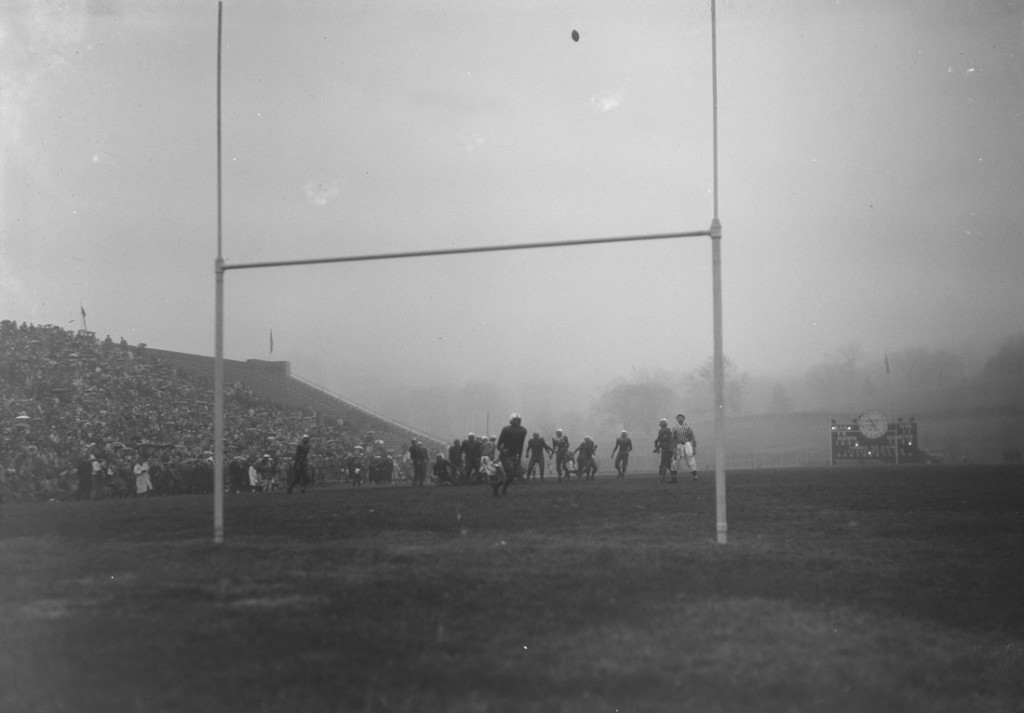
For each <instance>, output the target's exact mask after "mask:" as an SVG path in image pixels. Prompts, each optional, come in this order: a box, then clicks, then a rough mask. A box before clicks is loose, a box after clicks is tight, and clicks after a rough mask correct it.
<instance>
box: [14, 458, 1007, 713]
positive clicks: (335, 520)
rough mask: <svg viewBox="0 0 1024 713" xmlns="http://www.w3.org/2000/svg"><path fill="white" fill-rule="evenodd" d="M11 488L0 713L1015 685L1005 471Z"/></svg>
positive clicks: (812, 707)
mask: <svg viewBox="0 0 1024 713" xmlns="http://www.w3.org/2000/svg"><path fill="white" fill-rule="evenodd" d="M714 503H715V492H714V483H713V482H712V478H711V477H710V476H708V475H704V476H703V477H702V479H701V480H700V482H698V483H693V482H688V481H687V482H681V483H679V484H677V485H667V484H661V483H659V482H658V481H657V478H656V476H652V475H649V474H648V475H636V476H631V478H630V480H627V481H625V482H616V481H613V480H610V479H606V480H601V479H598V480H596V481H594V482H590V483H578V482H572V483H562V484H559V483H554V482H550V481H548V482H546V483H543V484H538V483H531V484H529V485H526V486H524V485H521V484H516V485H513V487H512V488H511V489H510V490H509V495H508V497H506V498H504V499H496V498H493V497H492V496H491V495H490V491H489V489H486V488H481V487H460V488H436V487H431V488H424V489H419V490H416V489H413V488H409V487H402V488H364V489H359V490H353V489H350V488H347V487H346V488H330V489H323V490H317V491H310V492H307V493H305V494H303V495H298V494H295V495H292V496H287V495H284V494H271V495H266V496H261V495H244V496H228V497H227V498H226V504H225V521H226V541H225V542H224V543H223V544H221V545H214V544H212V535H211V530H212V504H211V499H210V498H208V497H203V498H200V497H173V498H157V499H149V500H121V501H93V502H86V503H37V504H27V505H18V506H6V507H5V508H4V510H3V520H2V523H0V572H2V579H0V711H4V712H5V713H16V712H21V711H33V712H40V713H45V712H49V711H104V712H109V713H120V712H123V711H140V712H143V711H146V712H148V711H190V712H195V711H239V712H242V711H244V712H246V713H253V712H255V711H288V712H296V713H298V712H304V713H305V712H312V711H417V712H418V711H431V712H433V711H452V712H462V711H516V712H523V711H572V712H577V711H578V712H581V713H582V712H584V711H586V712H587V713H590V712H593V711H608V712H609V713H612V712H615V711H619V712H627V711H691V710H692V711H705V712H707V711H710V712H714V711H828V712H835V711H871V713H880V712H883V711H928V712H929V713H935V712H937V711H950V712H953V711H956V712H958V713H960V712H963V711H986V712H989V711H1013V712H1015V713H1019V712H1020V711H1022V710H1024V469H1022V468H1021V467H1016V468H1010V467H999V466H991V467H980V466H979V467H973V468H969V467H950V466H946V467H930V468H926V467H919V468H914V467H906V468H901V469H888V468H878V467H876V468H869V469H864V470H854V469H849V470H847V469H843V470H811V469H806V470H760V471H746V472H736V473H730V476H729V513H728V514H729V544H727V545H724V546H723V545H718V544H716V543H715V512H714V511H715V506H714Z"/></svg>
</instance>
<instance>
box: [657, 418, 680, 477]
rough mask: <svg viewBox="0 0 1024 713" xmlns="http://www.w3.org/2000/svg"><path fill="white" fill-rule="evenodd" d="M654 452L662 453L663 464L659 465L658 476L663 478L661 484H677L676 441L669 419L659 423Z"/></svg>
mask: <svg viewBox="0 0 1024 713" xmlns="http://www.w3.org/2000/svg"><path fill="white" fill-rule="evenodd" d="M654 452H655V453H661V462H660V463H659V464H658V475H659V476H660V477H661V482H663V483H664V482H666V481H667V482H669V483H674V482H676V472H675V471H674V470H672V459H673V458H674V457H675V454H676V441H675V436H674V435H673V433H672V429H671V428H669V427H668V419H667V418H663V419H661V420H660V421H659V422H658V437H657V438H656V439H655V441H654Z"/></svg>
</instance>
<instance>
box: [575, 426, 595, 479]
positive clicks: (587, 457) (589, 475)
mask: <svg viewBox="0 0 1024 713" xmlns="http://www.w3.org/2000/svg"><path fill="white" fill-rule="evenodd" d="M596 452H597V444H596V443H594V439H592V438H591V437H590V436H584V438H583V442H582V443H580V444H579V445H578V446H576V450H574V451H573V452H572V454H573V455H574V456H575V455H576V454H577V453H578V454H579V458H578V459H577V460H576V478H577V479H578V480H583V479H584V478H586V479H587V480H593V479H594V473H596V472H597V461H596V460H594V453H596Z"/></svg>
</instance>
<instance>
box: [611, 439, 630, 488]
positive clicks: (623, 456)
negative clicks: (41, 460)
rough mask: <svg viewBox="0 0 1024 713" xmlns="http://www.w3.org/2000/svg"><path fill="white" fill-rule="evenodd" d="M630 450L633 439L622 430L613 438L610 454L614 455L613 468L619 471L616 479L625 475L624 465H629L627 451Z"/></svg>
mask: <svg viewBox="0 0 1024 713" xmlns="http://www.w3.org/2000/svg"><path fill="white" fill-rule="evenodd" d="M631 450H633V439H631V438H630V437H629V434H627V433H626V432H625V431H623V432H622V435H621V436H619V437H618V438H616V439H615V447H614V448H612V455H614V456H615V470H617V471H619V474H618V475H617V476H616V480H621V479H623V478H625V477H626V466H628V465H629V452H630V451H631ZM616 454H617V455H616Z"/></svg>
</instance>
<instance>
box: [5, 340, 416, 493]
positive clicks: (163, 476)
mask: <svg viewBox="0 0 1024 713" xmlns="http://www.w3.org/2000/svg"><path fill="white" fill-rule="evenodd" d="M224 407H225V408H224V411H225V414H224V416H225V417H224V428H225V439H224V440H225V480H228V477H229V476H228V468H229V464H231V463H235V464H238V463H244V464H246V465H245V471H246V472H248V468H249V465H251V464H253V463H255V462H257V461H260V460H263V456H264V455H265V454H266V455H267V456H268V457H269V458H270V460H271V462H272V463H273V468H272V469H271V470H272V471H273V472H272V473H267V474H261V482H260V487H256V488H252V489H256V490H261V489H263V486H264V485H266V487H267V489H272V488H273V487H274V486H275V485H276V484H278V483H280V482H283V481H284V479H285V478H287V473H288V468H289V466H290V460H291V458H292V456H293V454H294V452H295V446H296V443H297V442H298V441H299V439H300V438H301V437H302V436H303V435H304V434H308V435H310V436H311V437H312V439H313V441H314V443H315V444H316V448H315V453H314V455H312V456H311V458H310V465H311V466H312V470H313V472H314V474H315V478H316V479H317V480H324V479H328V480H331V479H334V480H340V479H343V478H344V477H345V474H346V472H347V462H348V454H349V453H350V452H351V451H352V449H353V448H354V446H355V445H356V444H357V443H358V442H360V441H366V440H367V439H372V438H373V436H372V434H362V436H359V435H358V434H354V433H351V432H349V431H347V430H346V429H345V427H344V424H343V423H339V421H338V420H337V419H333V418H330V417H328V416H325V415H324V414H321V413H317V412H314V411H313V410H309V409H305V410H298V409H289V408H284V407H281V406H279V405H276V404H274V403H270V402H268V401H267V400H265V399H263V398H260V397H257V396H256V395H254V394H253V393H252V392H250V391H248V390H247V389H246V388H245V387H244V386H243V385H242V384H241V383H238V382H236V383H234V384H230V385H225V389H224ZM212 424H213V388H212V375H211V377H210V378H204V377H202V376H199V375H196V374H192V373H186V372H182V371H179V370H177V369H175V368H174V367H172V366H170V365H169V364H167V363H165V362H163V361H161V360H160V359H158V358H156V357H155V356H153V355H151V354H149V353H147V350H146V348H145V345H144V344H140V345H138V346H129V345H128V344H127V343H126V342H125V340H124V339H121V340H120V341H119V342H114V341H113V340H112V339H111V338H110V337H109V336H107V337H106V338H105V339H103V340H99V339H97V338H96V336H95V335H94V334H93V333H91V332H85V331H78V332H72V331H68V330H65V329H62V328H60V327H56V326H53V325H46V326H33V325H27V324H24V323H22V324H20V325H18V324H17V323H15V322H12V321H9V320H4V321H2V322H0V477H2V478H3V482H2V483H0V496H5V499H6V500H8V501H10V500H22V499H30V500H31V499H47V500H48V499H70V498H75V497H80V496H81V493H79V492H78V482H79V473H81V472H83V470H82V469H85V468H86V466H85V465H83V463H88V464H89V467H90V468H91V469H92V474H93V479H92V480H93V488H92V493H91V494H92V497H117V496H124V495H133V494H135V493H136V470H135V467H136V466H137V465H140V463H145V464H147V468H146V469H147V470H148V473H149V479H150V480H151V481H152V488H153V492H155V493H157V494H175V493H195V492H211V491H212V488H213V437H212V435H213V434H212V431H213V428H212ZM398 462H399V463H401V462H402V459H401V458H399V459H398ZM236 470H237V468H236ZM265 475H266V476H272V478H270V479H269V480H268V479H267V477H265ZM396 475H398V476H399V477H400V473H399V474H396ZM247 483H251V481H248V479H247Z"/></svg>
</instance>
